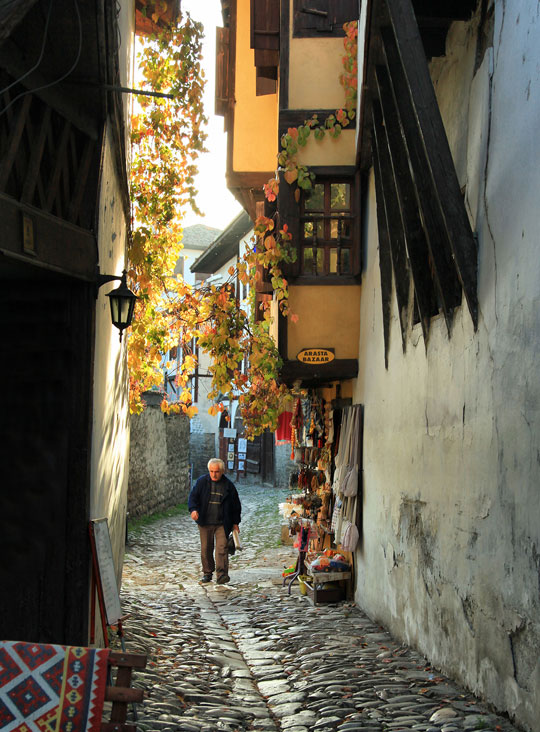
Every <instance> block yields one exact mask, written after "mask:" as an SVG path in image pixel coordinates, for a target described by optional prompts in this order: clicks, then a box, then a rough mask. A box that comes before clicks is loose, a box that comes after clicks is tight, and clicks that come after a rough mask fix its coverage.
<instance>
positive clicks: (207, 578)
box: [201, 574, 219, 582]
mask: <svg viewBox="0 0 540 732" xmlns="http://www.w3.org/2000/svg"><path fill="white" fill-rule="evenodd" d="M211 581H212V575H211V574H204V575H203V578H202V580H201V582H211ZM218 582H219V580H218Z"/></svg>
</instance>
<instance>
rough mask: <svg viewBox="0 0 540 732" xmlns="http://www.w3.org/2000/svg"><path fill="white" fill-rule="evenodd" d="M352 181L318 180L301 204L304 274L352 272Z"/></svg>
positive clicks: (301, 262) (342, 273)
mask: <svg viewBox="0 0 540 732" xmlns="http://www.w3.org/2000/svg"><path fill="white" fill-rule="evenodd" d="M352 202H353V184H352V182H344V181H325V182H317V183H315V185H314V186H313V189H312V190H311V191H309V192H306V193H305V194H304V197H303V201H302V206H301V237H302V251H301V258H300V268H301V273H302V274H303V275H314V276H324V275H338V276H339V275H351V274H352V273H353V259H352V245H353V241H354V217H353V203H352Z"/></svg>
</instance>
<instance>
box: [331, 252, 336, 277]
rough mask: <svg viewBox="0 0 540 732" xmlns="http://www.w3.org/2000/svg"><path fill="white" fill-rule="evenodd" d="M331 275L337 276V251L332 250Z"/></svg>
mask: <svg viewBox="0 0 540 732" xmlns="http://www.w3.org/2000/svg"><path fill="white" fill-rule="evenodd" d="M330 274H337V249H335V248H332V249H330Z"/></svg>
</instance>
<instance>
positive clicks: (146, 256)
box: [128, 15, 357, 436]
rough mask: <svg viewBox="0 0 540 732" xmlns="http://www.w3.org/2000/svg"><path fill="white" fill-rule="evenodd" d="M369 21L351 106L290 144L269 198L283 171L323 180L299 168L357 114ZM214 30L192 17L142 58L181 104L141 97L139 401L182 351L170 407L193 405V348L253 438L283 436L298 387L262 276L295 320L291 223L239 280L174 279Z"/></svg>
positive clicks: (349, 42) (136, 216) (135, 183)
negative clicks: (288, 381) (304, 150)
mask: <svg viewBox="0 0 540 732" xmlns="http://www.w3.org/2000/svg"><path fill="white" fill-rule="evenodd" d="M356 29H357V24H356V23H353V24H347V25H346V28H345V30H346V37H345V49H346V56H345V59H344V73H343V75H342V77H341V83H342V84H343V86H344V89H345V96H346V106H345V108H344V109H340V110H337V111H336V113H335V114H333V115H330V117H328V119H326V120H324V122H322V123H321V122H319V120H318V119H317V117H316V116H314V117H313V118H312V119H310V120H308V121H306V122H305V123H304V124H303V125H301V126H300V127H298V128H291V129H289V130H288V132H287V134H286V135H284V136H283V138H282V140H281V151H280V153H279V156H278V171H276V177H275V178H273V179H272V180H271V181H269V182H268V183H267V184H266V185H265V186H264V191H265V195H266V197H267V199H268V200H269V201H272V200H275V199H276V197H277V195H278V192H279V183H278V175H277V173H278V172H283V174H284V178H285V180H286V181H287V183H288V184H290V185H295V186H296V192H295V195H296V196H297V200H298V197H299V195H300V190H302V189H303V190H308V189H309V188H311V186H312V183H313V174H312V173H311V172H310V171H309V170H308V169H307V168H306V167H305V166H302V165H299V164H298V162H297V155H298V151H299V148H301V147H303V146H305V145H306V144H307V141H308V138H309V137H310V135H311V134H313V135H314V136H315V138H316V139H321V138H322V137H323V136H324V135H326V134H329V135H330V136H331V137H338V136H339V134H340V132H341V129H342V128H343V127H345V126H347V125H348V124H349V122H350V120H351V119H352V118H353V116H354V108H355V106H356V103H355V91H356V90H355V84H356V68H355V64H356V46H355V44H356V33H357V30H356ZM201 42H202V26H201V25H200V24H199V23H196V22H194V21H193V20H192V19H191V18H190V17H189V15H185V16H184V17H183V18H182V19H181V21H179V22H178V24H177V25H176V26H175V27H171V28H168V29H167V30H166V31H164V32H162V33H161V34H160V36H159V37H156V38H150V39H146V40H145V41H144V43H143V47H142V50H141V52H140V54H139V72H140V75H141V77H142V81H141V85H142V86H143V88H146V89H148V90H152V91H160V92H164V93H166V94H170V95H172V98H171V99H168V98H156V97H139V108H138V110H137V113H136V114H135V115H134V118H133V121H132V130H133V132H132V142H133V147H132V171H131V192H132V202H133V203H132V205H133V237H132V242H131V246H130V250H129V261H130V268H129V277H130V279H131V283H132V285H133V287H134V289H135V291H136V294H137V295H138V296H139V300H138V301H137V306H136V313H135V318H134V325H133V327H132V332H131V334H130V337H129V342H128V363H129V372H130V405H131V409H132V411H135V412H137V411H140V410H141V409H142V401H141V396H142V393H143V392H144V391H146V390H148V389H152V388H155V387H158V388H160V387H161V386H162V379H163V371H162V359H163V355H164V354H166V353H167V352H168V351H170V349H171V348H173V347H176V346H178V345H180V347H181V348H182V354H183V358H182V360H181V363H180V372H179V373H178V376H177V383H176V385H175V388H176V390H177V393H178V394H179V401H178V402H175V403H173V404H167V402H166V399H165V398H164V402H163V405H162V408H163V409H164V410H166V411H179V410H183V411H184V412H186V413H187V414H188V415H189V416H192V415H193V414H194V412H195V411H196V410H195V408H194V407H193V406H192V405H191V394H190V391H189V389H188V381H189V378H190V376H191V374H192V373H193V370H194V368H195V366H196V357H195V354H194V349H193V344H194V343H198V346H199V349H200V350H203V351H204V352H206V353H207V354H208V356H209V359H210V366H209V371H210V374H211V377H212V384H211V391H210V394H209V395H208V396H209V398H210V399H211V400H214V401H215V406H214V407H213V408H212V410H213V411H214V412H217V411H218V410H219V409H221V406H220V404H219V402H220V401H222V400H223V397H228V398H230V399H233V398H236V399H238V401H239V405H240V410H241V414H242V417H243V420H244V425H245V427H246V431H247V434H248V436H253V435H256V434H260V433H261V432H262V431H264V430H265V429H271V430H272V429H275V427H276V425H277V418H278V415H279V412H280V405H281V401H282V399H283V398H284V396H285V395H286V393H287V389H286V387H285V386H284V385H283V384H280V382H279V368H280V366H281V359H280V356H279V353H278V351H277V347H276V344H275V342H274V340H273V338H272V337H271V334H270V324H271V319H272V318H271V314H270V307H271V305H270V301H269V300H266V301H263V303H262V304H261V306H260V307H261V309H260V310H258V304H256V303H255V293H256V291H257V284H258V283H259V282H260V279H261V276H262V273H263V272H264V273H265V277H266V279H267V280H268V281H269V282H270V283H271V285H272V289H273V302H274V303H275V304H276V306H277V308H278V309H279V310H280V311H281V312H282V314H283V315H285V316H288V317H291V318H294V317H295V316H294V315H292V314H291V313H289V308H288V285H287V281H286V279H285V277H284V276H283V271H282V265H283V263H285V262H291V261H293V260H294V258H295V252H296V250H295V247H294V246H292V242H291V235H290V233H289V232H288V229H287V225H286V223H282V224H278V223H277V220H276V219H273V218H266V217H260V218H259V219H257V221H256V223H255V239H254V242H252V244H251V246H250V247H248V249H247V251H246V252H245V253H244V254H243V256H242V257H241V258H240V259H239V261H238V263H237V266H236V267H232V268H231V269H230V271H229V279H228V281H227V282H225V283H222V284H220V285H219V286H216V285H212V284H206V285H203V286H201V287H197V288H191V287H189V286H188V285H187V284H186V283H185V282H184V280H183V278H182V277H176V276H174V274H173V273H174V268H175V264H176V262H177V260H178V258H179V256H180V252H181V249H182V245H181V234H182V229H181V221H182V216H183V212H184V211H185V209H186V207H187V206H191V207H192V208H193V209H194V210H195V211H197V205H196V201H195V195H196V190H195V174H196V172H197V168H196V161H197V158H198V156H199V154H200V153H201V152H203V151H204V142H205V133H204V124H205V123H206V118H205V116H204V110H203V106H202V92H203V86H204V76H203V73H202V69H201V50H202V46H201ZM237 280H238V281H240V282H241V283H243V284H245V285H247V286H248V288H249V290H248V291H249V293H250V297H251V303H250V304H248V303H243V302H241V300H240V299H239V296H238V295H239V293H238V292H237V286H236V283H237Z"/></svg>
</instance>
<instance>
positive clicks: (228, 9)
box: [215, 0, 277, 221]
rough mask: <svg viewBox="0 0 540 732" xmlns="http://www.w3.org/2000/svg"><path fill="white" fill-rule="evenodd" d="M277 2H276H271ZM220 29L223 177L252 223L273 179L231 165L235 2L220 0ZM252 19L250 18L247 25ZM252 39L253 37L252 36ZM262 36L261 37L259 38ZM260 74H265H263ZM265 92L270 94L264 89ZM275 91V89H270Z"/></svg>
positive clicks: (218, 95)
mask: <svg viewBox="0 0 540 732" xmlns="http://www.w3.org/2000/svg"><path fill="white" fill-rule="evenodd" d="M271 2H274V3H275V2H277V0H271ZM221 8H222V15H223V24H224V27H223V28H217V29H216V89H215V113H216V114H218V115H220V116H222V117H223V121H224V129H225V131H226V132H227V162H226V165H227V168H226V173H225V178H226V181H227V188H228V189H229V190H230V192H231V193H232V194H233V196H234V197H235V198H236V200H237V201H238V202H239V203H240V205H241V206H242V207H243V208H244V209H245V210H246V211H247V212H248V214H249V216H250V217H251V219H252V220H253V221H255V219H256V217H257V213H256V207H257V203H260V202H262V201H264V192H263V186H264V184H265V183H267V182H268V180H269V179H270V178H272V177H273V175H274V172H273V171H272V170H267V171H266V170H265V171H238V170H235V169H234V166H233V151H234V135H235V128H234V111H235V104H236V100H235V88H236V72H235V69H236V32H237V0H221ZM252 19H253V18H250V22H251V20H252ZM252 37H254V34H252ZM261 37H262V36H261ZM263 73H266V71H264V72H263ZM257 78H258V81H257V84H258V85H259V84H260V83H262V84H263V86H264V85H265V83H266V82H267V81H269V80H268V79H267V78H266V77H263V76H261V77H260V78H259V77H257ZM264 88H265V90H266V91H265V92H264V93H273V92H272V91H271V90H269V89H268V88H267V87H266V86H265V87H264ZM273 91H275V89H274V90H273Z"/></svg>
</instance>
